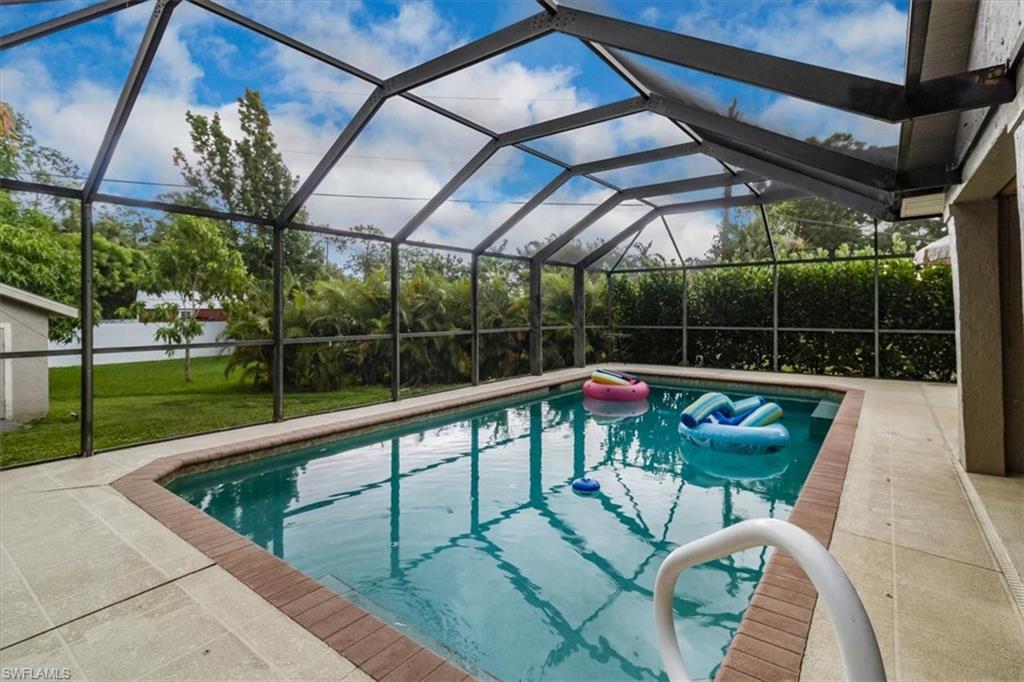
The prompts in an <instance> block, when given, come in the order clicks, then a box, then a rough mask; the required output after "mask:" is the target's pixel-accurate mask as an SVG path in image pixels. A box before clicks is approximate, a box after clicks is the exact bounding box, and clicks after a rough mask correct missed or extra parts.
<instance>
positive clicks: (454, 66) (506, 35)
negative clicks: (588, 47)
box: [249, 12, 558, 225]
mask: <svg viewBox="0 0 1024 682" xmlns="http://www.w3.org/2000/svg"><path fill="white" fill-rule="evenodd" d="M557 22H558V19H557V18H556V17H553V16H551V15H550V14H549V13H547V12H540V13H538V14H535V15H534V16H532V17H529V18H527V19H524V20H522V21H519V22H516V23H514V24H512V25H511V26H507V27H505V28H503V29H500V30H498V31H495V32H494V33H490V34H488V35H486V36H484V37H482V38H479V39H478V40H474V41H472V42H470V43H467V44H465V45H462V46H460V47H457V48H455V49H454V50H451V51H450V52H446V53H445V54H443V55H441V56H439V57H436V58H434V59H431V60H430V61H427V62H424V63H422V64H419V65H417V66H414V67H412V68H410V69H407V70H405V71H403V72H402V73H399V74H397V75H395V76H392V77H391V78H388V79H386V80H384V81H382V82H381V84H380V85H379V86H378V87H377V88H376V89H375V90H374V91H373V93H372V94H371V95H370V96H369V97H368V98H367V100H366V102H364V103H363V106H362V107H360V109H359V111H358V112H356V115H355V116H354V117H353V118H352V120H351V121H349V123H348V125H346V126H345V128H344V130H342V131H341V133H340V134H339V135H338V138H337V139H336V140H335V141H334V144H332V145H331V148H330V149H329V150H328V151H327V154H325V155H324V157H323V158H322V159H321V160H320V162H319V163H318V164H317V165H316V168H314V169H313V172H312V173H310V174H309V176H308V177H307V178H306V180H305V182H303V183H302V186H301V187H299V189H298V191H297V192H296V193H295V194H294V195H293V196H292V198H291V199H289V201H288V203H287V204H286V205H285V207H284V209H283V210H282V211H281V212H280V214H278V216H277V222H278V224H280V225H286V224H288V223H289V222H290V221H291V220H292V219H293V218H294V217H295V216H296V215H297V214H298V212H299V211H300V210H301V209H302V206H303V205H304V204H305V203H306V201H308V200H309V197H310V196H312V194H313V192H315V191H316V188H317V187H319V185H320V183H322V182H323V180H324V178H326V177H327V174H328V173H330V171H331V169H332V168H333V167H334V166H335V164H336V163H337V162H338V161H339V160H340V159H341V157H342V156H343V155H344V154H345V151H346V150H347V149H348V148H349V147H350V146H351V145H352V143H353V142H354V141H355V139H356V137H358V135H359V133H360V132H362V130H363V128H365V127H366V125H367V123H369V121H370V119H371V118H373V116H374V115H375V114H376V113H377V111H378V110H379V109H380V107H381V106H382V105H383V103H384V102H385V101H386V100H387V99H388V98H389V97H393V96H396V95H401V94H403V93H405V92H407V91H409V90H412V89H413V88H416V87H419V86H421V85H424V84H426V83H429V82H430V81H433V80H436V79H438V78H443V77H445V76H447V75H450V74H452V73H455V72H456V71H459V70H460V69H464V68H466V67H468V66H472V65H473V64H476V63H477V62H480V61H483V60H485V59H489V58H491V57H494V56H496V55H499V54H501V53H503V52H506V51H508V50H511V49H513V48H515V47H519V46H520V45H524V44H526V43H528V42H530V41H531V40H535V39H537V38H540V37H541V36H544V35H547V34H549V33H551V32H552V31H553V30H554V26H555V24H556V23H557ZM249 23H251V22H249ZM449 118H451V116H449ZM500 137H501V136H499V138H500ZM527 139H531V138H528V137H525V138H521V139H510V138H507V139H504V140H501V141H500V146H505V145H509V144H516V143H518V142H524V141H526V140H527Z"/></svg>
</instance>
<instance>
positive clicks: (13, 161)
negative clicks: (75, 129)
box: [0, 102, 81, 221]
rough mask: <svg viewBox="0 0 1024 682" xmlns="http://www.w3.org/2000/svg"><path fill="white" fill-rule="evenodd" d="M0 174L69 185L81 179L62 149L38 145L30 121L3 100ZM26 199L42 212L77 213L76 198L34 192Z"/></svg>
mask: <svg viewBox="0 0 1024 682" xmlns="http://www.w3.org/2000/svg"><path fill="white" fill-rule="evenodd" d="M0 176H3V177H5V178H21V179H23V180H31V181H32V182H38V183H42V184H47V185H68V184H69V183H74V182H75V181H76V180H77V179H80V178H81V171H80V170H79V168H78V166H77V165H76V164H75V163H74V162H73V161H72V160H71V159H69V158H68V157H67V156H65V155H64V154H62V153H61V152H60V151H59V150H57V149H54V148H53V147H47V146H44V145H41V144H39V143H38V142H37V141H36V138H35V137H34V136H33V135H32V126H31V124H29V122H28V120H27V119H26V118H25V117H24V116H22V115H21V114H19V113H18V112H16V111H15V110H14V109H13V108H11V106H10V105H9V104H7V103H6V102H0ZM23 202H24V203H25V204H26V205H29V206H31V207H33V208H35V209H37V210H39V211H43V210H49V211H50V212H52V213H53V214H54V215H55V216H56V217H57V218H58V219H60V220H62V221H66V220H69V219H72V218H73V217H74V215H75V206H76V203H75V201H74V200H73V199H68V198H65V197H49V196H45V195H42V194H31V195H26V197H25V198H24V200H23Z"/></svg>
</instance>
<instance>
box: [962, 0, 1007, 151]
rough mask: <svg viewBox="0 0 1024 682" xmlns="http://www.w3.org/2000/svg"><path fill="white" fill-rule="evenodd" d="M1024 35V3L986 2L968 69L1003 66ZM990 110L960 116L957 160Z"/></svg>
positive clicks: (980, 5) (982, 4)
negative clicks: (1022, 34) (1023, 33)
mask: <svg viewBox="0 0 1024 682" xmlns="http://www.w3.org/2000/svg"><path fill="white" fill-rule="evenodd" d="M1022 32H1024V2H1018V1H1016V0H982V1H981V2H979V3H978V18H977V21H976V22H975V24H974V40H973V41H972V42H971V53H970V59H969V61H968V63H967V69H968V70H974V69H983V68H985V67H988V66H995V65H997V64H1003V63H1005V62H1007V61H1009V60H1010V59H1012V57H1013V51H1014V49H1015V48H1016V47H1017V44H1018V41H1019V39H1020V35H1021V33H1022ZM987 113H988V109H975V110H973V111H967V112H964V113H963V114H961V115H960V127H959V130H958V133H957V140H956V158H957V159H962V158H963V156H964V154H965V153H966V150H967V148H968V146H969V145H970V143H971V140H973V139H974V136H975V135H976V134H977V133H978V130H979V129H980V128H981V125H982V123H983V122H984V121H985V117H986V115H987Z"/></svg>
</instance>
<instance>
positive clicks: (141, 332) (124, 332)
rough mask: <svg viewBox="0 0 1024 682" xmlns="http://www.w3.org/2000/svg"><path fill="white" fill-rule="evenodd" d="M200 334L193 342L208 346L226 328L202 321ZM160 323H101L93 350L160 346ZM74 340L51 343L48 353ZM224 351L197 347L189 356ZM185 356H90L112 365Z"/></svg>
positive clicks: (70, 359) (60, 363)
mask: <svg viewBox="0 0 1024 682" xmlns="http://www.w3.org/2000/svg"><path fill="white" fill-rule="evenodd" d="M200 324H202V325H203V333H202V334H201V335H200V336H198V337H196V338H195V339H193V341H192V342H193V343H211V342H214V341H218V340H220V339H219V337H220V334H221V332H223V331H224V328H225V327H226V326H227V322H201V323H200ZM160 327H161V325H160V324H159V323H153V322H151V323H145V322H136V321H134V320H103V321H102V322H100V323H99V325H98V326H97V327H96V329H95V330H93V335H94V336H93V338H94V341H93V343H94V347H95V348H96V349H97V351H98V350H100V349H102V348H121V347H124V346H159V345H162V342H161V341H159V340H158V339H157V338H156V336H155V335H156V330H157V329H159V328H160ZM79 347H80V344H79V342H78V341H77V340H75V341H73V342H71V343H54V342H53V341H51V342H50V350H63V349H65V348H79ZM222 352H223V349H220V348H197V349H196V350H193V351H192V357H194V358H201V357H211V356H216V355H220V354H221V353H222ZM177 357H184V351H176V352H175V353H174V354H173V355H168V354H167V352H166V351H162V350H138V351H126V352H123V353H99V352H97V353H96V354H95V355H94V356H93V363H94V364H97V365H114V364H118V363H122V362H143V361H146V360H168V359H170V358H177ZM81 362H82V361H81V358H79V356H77V355H57V356H54V357H51V358H50V367H74V366H77V365H80V364H81Z"/></svg>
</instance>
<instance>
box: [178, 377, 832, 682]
mask: <svg viewBox="0 0 1024 682" xmlns="http://www.w3.org/2000/svg"><path fill="white" fill-rule="evenodd" d="M701 392H703V391H702V390H691V389H682V388H672V387H655V388H654V390H653V391H652V394H651V398H650V401H649V409H648V410H647V411H646V412H645V413H644V414H642V415H639V416H627V417H623V418H620V419H618V420H616V418H614V417H608V416H599V415H595V414H592V413H591V411H590V410H589V409H588V408H589V407H591V404H590V403H589V401H585V400H584V399H583V397H582V395H581V394H580V393H579V392H578V391H572V392H566V393H552V394H550V395H549V396H546V397H544V398H537V399H532V400H523V401H519V402H516V403H511V404H507V405H503V406H499V407H489V408H486V409H478V410H476V411H468V412H464V413H461V414H456V415H449V416H445V417H443V418H440V419H435V420H433V421H429V422H420V423H417V424H415V425H410V426H406V427H402V428H397V429H392V430H387V431H379V432H377V433H374V434H372V435H369V436H365V437H358V438H346V439H342V440H338V441H337V442H334V443H330V444H326V445H324V444H321V445H317V446H315V447H309V448H306V449H302V450H297V451H296V452H294V453H290V454H283V455H277V456H273V457H268V458H265V459H262V460H258V461H254V462H250V463H246V464H241V465H236V466H231V467H228V468H223V469H220V470H214V471H209V472H205V473H200V474H195V475H192V476H188V477H185V478H181V479H178V480H176V481H174V482H173V483H172V484H171V486H170V487H171V489H172V490H173V491H175V492H176V493H177V494H179V495H181V496H182V497H183V498H185V499H186V500H188V501H189V502H191V503H192V504H194V505H196V506H197V507H199V508H200V509H203V510H204V511H206V512H207V513H209V514H211V515H212V516H214V517H216V518H217V519H219V520H220V521H222V522H224V523H225V524H227V525H229V526H231V527H233V528H234V529H236V530H237V531H238V532H240V533H242V534H243V535H245V536H247V537H249V538H250V539H251V540H253V541H254V542H256V543H257V544H259V545H261V546H262V547H264V548H266V549H267V550H269V551H272V552H273V553H274V554H276V555H278V556H280V557H282V558H284V559H285V560H287V561H288V562H290V563H291V564H292V565H293V566H295V567H297V568H299V569H301V570H302V571H304V572H306V573H307V574H309V575H312V576H314V577H316V578H318V579H320V580H321V581H322V582H324V583H325V584H326V585H328V586H330V587H332V588H334V589H336V590H337V591H339V592H340V593H342V594H343V595H345V596H346V597H348V598H350V599H352V600H353V601H356V602H357V603H359V604H361V605H362V606H363V607H364V608H366V609H367V610H370V611H372V612H375V613H377V614H378V615H380V616H382V617H383V618H384V619H386V620H387V621H388V622H391V623H395V624H397V627H399V628H401V629H404V630H406V631H407V632H408V633H409V634H410V636H412V637H414V638H417V639H420V640H421V641H423V643H425V644H429V645H431V646H434V647H443V648H445V649H447V650H448V653H449V654H450V655H451V656H452V657H454V658H456V660H458V661H459V662H460V663H462V664H463V665H464V666H466V667H468V668H469V669H470V670H472V671H474V672H476V673H477V674H480V675H483V676H493V677H497V678H500V679H505V680H521V679H541V678H544V679H554V680H570V679H571V680H614V679H654V678H664V674H663V673H662V667H661V659H660V656H659V655H658V651H657V647H656V645H655V638H654V626H653V606H652V600H651V594H652V587H653V585H654V576H655V574H656V572H657V570H658V566H659V565H660V563H661V560H662V559H663V558H664V556H665V555H666V554H667V553H668V552H670V551H671V550H672V549H673V548H675V547H676V546H678V545H680V544H682V543H685V542H687V541H689V540H692V539H695V538H698V537H701V536H703V535H706V534H707V533H710V532H712V531H714V530H717V529H719V528H722V527H724V526H728V525H730V524H733V523H736V522H737V521H740V520H742V519H747V518H754V517H766V516H771V517H776V518H785V517H786V516H787V515H788V514H789V512H790V510H791V509H792V505H793V504H794V502H795V501H796V498H797V494H798V493H799V491H800V488H801V486H802V485H803V481H804V479H805V477H806V476H807V472H808V471H809V469H810V467H811V464H812V463H813V461H814V457H815V455H816V454H817V452H818V448H819V445H820V442H821V437H822V436H821V435H820V434H819V432H820V431H822V430H823V429H813V431H814V433H812V428H811V419H810V413H811V411H812V410H813V409H814V407H815V405H816V404H817V401H816V400H810V399H793V398H785V397H777V398H775V399H776V400H777V401H778V402H779V403H780V404H781V405H782V406H783V408H784V409H785V411H786V416H785V423H786V425H787V426H788V427H789V429H790V431H791V433H792V442H791V444H790V445H789V446H788V447H787V448H786V449H785V450H783V451H782V452H780V453H777V454H775V455H766V456H744V455H730V454H726V453H720V452H712V451H707V450H701V449H698V448H695V447H693V446H690V445H688V444H684V443H682V441H681V440H680V438H679V435H678V433H677V431H676V429H677V425H678V421H679V412H680V411H681V410H682V408H683V407H685V406H686V405H687V404H688V403H689V402H690V401H692V400H693V399H695V398H696V397H697V396H698V395H699V394H700V393H701ZM731 395H737V396H741V395H743V394H740V393H732V394H731ZM583 474H588V475H590V476H591V477H593V478H595V479H597V480H598V481H599V482H600V483H601V492H600V494H598V495H596V496H594V497H589V498H587V497H580V496H577V495H575V494H574V493H573V492H572V491H571V488H570V483H571V481H572V480H573V479H574V478H576V477H579V476H581V475H583ZM767 558H768V552H767V551H766V550H764V549H758V550H748V551H746V552H743V553H740V554H736V555H734V556H732V557H729V558H727V559H723V560H721V561H716V562H713V563H709V564H705V565H703V566H700V567H697V568H694V569H691V570H690V571H687V572H686V573H684V574H683V576H682V578H681V580H680V583H679V586H678V589H677V592H676V594H677V599H676V613H677V614H678V620H677V628H678V630H679V632H680V634H681V640H682V648H683V654H684V657H685V659H686V661H687V664H688V666H689V669H690V671H691V673H692V674H695V675H697V674H699V675H712V674H713V673H714V671H715V670H716V669H717V666H718V665H719V664H720V662H721V660H722V658H723V656H724V653H725V651H726V649H727V648H728V645H729V641H730V639H731V638H732V635H733V633H734V632H735V631H736V628H737V627H738V625H739V622H740V618H741V616H742V615H743V611H744V609H745V608H746V606H747V603H748V602H749V600H750V598H751V596H752V594H753V591H754V588H755V586H756V584H757V581H758V580H759V579H760V577H761V573H762V571H763V569H764V567H765V564H766V561H767Z"/></svg>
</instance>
